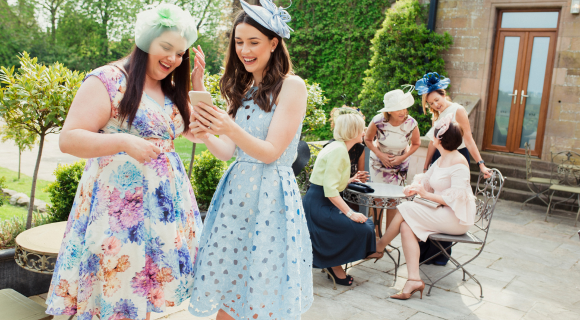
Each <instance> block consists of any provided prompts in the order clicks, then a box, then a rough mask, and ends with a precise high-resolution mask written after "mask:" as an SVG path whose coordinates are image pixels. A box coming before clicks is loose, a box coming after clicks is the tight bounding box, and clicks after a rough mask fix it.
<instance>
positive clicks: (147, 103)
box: [46, 66, 202, 320]
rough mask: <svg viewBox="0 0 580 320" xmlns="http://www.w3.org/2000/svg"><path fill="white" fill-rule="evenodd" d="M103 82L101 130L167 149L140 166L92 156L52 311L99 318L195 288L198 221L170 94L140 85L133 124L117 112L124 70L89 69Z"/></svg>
mask: <svg viewBox="0 0 580 320" xmlns="http://www.w3.org/2000/svg"><path fill="white" fill-rule="evenodd" d="M90 76H95V77H97V78H98V79H99V80H101V82H102V83H103V84H104V85H105V87H106V89H107V91H108V93H109V97H110V99H111V117H110V120H109V121H108V123H107V124H106V126H105V127H104V128H102V129H101V131H100V133H101V134H117V133H128V134H132V135H136V136H139V137H142V138H144V139H147V140H148V141H149V142H151V143H154V144H155V145H157V146H158V147H160V148H161V149H162V152H161V153H160V154H159V156H158V157H157V159H154V160H152V161H151V162H148V163H146V164H141V163H139V162H138V161H137V160H135V159H133V158H131V157H130V156H129V155H127V154H126V153H125V152H121V153H118V154H115V155H111V156H104V157H99V158H92V159H88V161H87V164H86V166H85V168H84V172H83V175H82V177H81V180H80V182H79V186H78V189H77V193H76V196H75V200H74V204H73V207H72V210H71V213H70V216H69V219H68V223H67V226H66V231H65V234H64V239H63V242H62V245H61V248H60V252H59V255H58V259H57V262H56V266H55V272H54V275H53V277H52V282H51V285H50V289H49V293H48V299H47V304H48V308H47V311H46V312H47V313H48V314H52V315H62V314H66V315H74V314H77V315H78V319H91V318H92V317H93V316H94V315H99V316H100V319H103V320H119V319H123V318H130V319H138V320H141V319H145V317H146V314H147V312H152V311H153V312H163V311H164V309H165V307H168V306H174V305H179V304H180V303H181V302H183V301H184V300H187V299H188V298H189V297H190V296H191V288H192V283H193V276H194V269H193V265H194V263H195V258H196V255H197V251H198V241H199V237H200V232H201V229H202V223H201V218H200V214H199V210H198V208H197V204H196V201H195V196H194V194H193V190H192V188H191V184H190V182H189V179H188V177H187V175H186V173H185V170H184V168H183V165H182V162H181V159H180V158H179V155H178V154H177V153H175V150H174V147H173V139H175V137H176V136H178V135H179V134H181V133H182V132H183V129H184V123H183V118H182V117H181V115H180V113H179V110H178V109H177V107H176V106H175V105H174V104H173V103H172V102H171V100H170V99H169V98H167V97H165V105H164V106H160V105H159V104H158V103H157V102H156V101H155V100H153V99H152V98H150V97H149V96H147V94H145V93H143V97H142V99H141V104H140V106H139V110H138V111H137V115H136V117H135V120H134V121H133V125H132V127H131V129H129V128H128V125H127V121H126V120H125V122H123V123H121V122H120V121H119V118H118V106H119V103H120V101H121V99H122V97H123V93H124V92H125V88H126V79H125V75H124V73H123V72H121V70H120V69H118V68H116V67H114V66H104V67H101V68H98V69H95V70H94V71H93V72H91V73H89V74H88V75H87V76H86V78H85V79H87V78H88V77H90Z"/></svg>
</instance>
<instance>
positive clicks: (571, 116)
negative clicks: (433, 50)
mask: <svg viewBox="0 0 580 320" xmlns="http://www.w3.org/2000/svg"><path fill="white" fill-rule="evenodd" d="M422 2H427V3H428V2H429V1H422ZM571 2H572V1H571V0H562V1H545V0H544V1H540V0H463V1H458V0H439V1H438V5H437V11H436V20H435V21H436V22H435V23H436V25H435V31H436V32H439V33H443V32H448V33H449V34H451V36H452V37H453V39H454V43H453V45H452V47H451V48H450V49H449V50H448V51H447V52H445V53H444V59H445V62H446V70H447V72H448V74H449V77H450V79H451V83H452V86H451V88H450V94H451V97H452V98H453V97H454V96H473V98H479V103H478V104H477V106H476V109H475V110H473V113H472V115H471V116H470V118H471V119H472V120H474V127H473V128H472V130H473V133H474V137H475V140H476V142H477V144H478V146H479V148H480V150H481V149H483V150H495V151H502V150H499V149H501V148H499V147H494V146H491V145H493V143H491V142H490V141H491V136H493V135H494V134H495V135H496V136H501V135H502V132H501V130H499V129H501V128H499V127H501V126H502V125H501V124H499V123H500V122H501V121H498V119H499V116H497V114H496V113H494V114H496V116H497V117H496V116H494V114H492V115H491V116H490V112H500V111H498V110H499V109H500V107H499V104H500V100H501V97H499V96H500V95H501V94H502V92H500V89H498V83H499V84H500V86H501V81H504V82H505V81H506V80H501V79H500V77H503V78H509V76H505V77H504V70H505V69H509V68H510V67H511V68H512V69H513V70H515V71H514V73H516V72H517V73H518V74H521V77H520V78H521V81H523V82H524V83H526V82H525V81H527V80H526V79H524V78H525V77H526V76H528V73H529V77H530V80H529V81H530V83H531V81H532V80H531V78H533V77H535V78H536V79H537V75H535V74H534V75H532V73H533V71H529V70H528V71H525V70H524V69H525V68H526V66H525V63H526V57H525V53H522V54H520V56H519V57H518V55H517V52H515V53H514V52H513V50H511V49H513V48H514V47H513V46H512V47H508V40H510V41H511V40H513V39H516V38H517V37H519V35H518V34H517V33H514V32H510V30H512V29H510V30H508V29H505V28H503V27H504V26H506V25H508V26H509V25H510V23H511V24H512V25H515V29H513V30H514V31H518V32H524V31H526V30H527V32H528V33H527V34H528V35H529V37H530V38H527V39H528V40H525V39H524V38H523V36H522V38H521V39H522V40H521V41H522V42H521V43H522V45H521V46H520V47H519V48H520V51H522V52H525V51H526V50H527V51H530V52H531V51H532V43H533V45H534V47H533V50H536V47H538V48H539V49H542V46H541V43H540V42H539V40H541V39H540V38H537V39H536V38H533V37H534V36H538V34H537V33H534V32H535V31H536V30H540V29H534V28H539V27H542V26H544V25H543V23H548V22H546V21H547V20H545V19H544V18H543V16H541V15H540V16H538V17H541V18H540V19H537V18H536V21H534V23H533V25H525V23H524V24H519V25H518V23H520V22H521V21H520V20H522V19H520V18H521V17H523V18H524V19H523V20H525V18H526V17H525V14H537V13H538V12H540V13H541V12H542V11H548V12H552V13H551V14H549V15H551V16H557V19H556V20H555V21H554V25H553V26H549V25H548V24H549V23H548V24H546V25H545V26H548V27H549V28H548V29H546V28H544V29H542V30H544V31H546V30H547V31H550V30H551V31H553V33H552V37H551V38H550V36H549V35H548V36H545V37H548V39H549V41H551V43H550V45H551V48H552V49H551V50H552V51H550V53H549V54H548V56H547V60H548V61H547V62H545V63H547V65H546V66H547V68H546V70H547V71H546V73H545V75H546V79H544V82H548V83H547V84H545V87H544V97H543V98H542V108H543V109H542V110H543V111H542V112H543V113H542V112H540V117H539V119H536V120H535V121H536V122H538V126H540V127H541V126H542V125H544V127H543V128H542V129H540V130H539V131H543V134H541V132H538V133H537V137H536V133H535V132H534V133H533V134H534V135H533V138H527V139H528V140H529V141H535V140H530V139H536V138H537V139H542V141H541V142H540V143H539V144H538V146H539V147H538V150H540V149H541V151H540V152H538V153H537V156H538V157H540V158H541V159H542V160H546V161H549V160H550V152H551V151H554V152H556V151H563V150H572V151H576V152H579V153H580V15H579V14H573V13H571ZM505 12H510V13H513V12H515V13H517V14H519V13H522V14H523V16H522V15H517V14H516V15H515V16H514V15H510V16H509V17H511V18H509V17H508V15H503V16H502V14H505ZM518 12H519V13H518ZM554 12H557V13H558V14H557V15H555V14H554ZM508 18H509V19H513V21H512V20H509V19H508ZM502 19H503V20H502ZM532 19H533V18H532ZM523 20H522V21H523ZM499 23H502V24H501V25H499ZM522 23H523V22H522ZM522 26H523V28H524V29H525V28H528V29H525V30H524V29H522V28H521V27H522ZM512 27H513V26H512ZM530 27H531V28H530ZM553 27H556V28H553ZM518 28H519V29H518ZM550 28H551V29H550ZM502 30H503V31H502ZM501 32H504V33H505V34H503V35H502V33H501ZM540 36H541V35H540ZM506 37H508V38H506ZM519 39H520V38H517V41H520V40H519ZM534 39H536V40H537V41H536V42H538V43H537V44H538V46H536V42H533V41H534ZM543 39H546V38H543ZM523 41H525V44H524V42H523ZM546 43H547V42H546ZM500 47H501V48H500ZM502 48H503V49H505V50H503V49H502ZM510 48H511V49H510ZM539 49H538V50H539ZM498 50H499V52H498ZM502 50H503V51H502ZM510 50H511V51H510ZM546 50H548V49H545V50H544V51H546ZM516 51H517V46H516ZM547 52H548V51H546V53H547ZM510 54H511V55H512V56H514V57H516V58H517V59H518V61H520V60H521V61H522V62H521V64H522V67H521V68H524V69H521V68H520V62H518V63H517V68H516V66H515V63H512V64H510V63H508V62H506V61H508V58H509V55H510ZM538 55H540V54H536V58H537V56H538ZM506 57H508V58H506ZM500 58H501V59H503V60H499V59H500ZM534 59H535V58H534V56H530V53H528V56H527V64H528V67H527V68H528V69H530V68H533V67H530V65H533V64H534V63H536V62H537V61H536V62H534V61H535V60H534ZM530 60H531V62H530ZM536 60H537V59H536ZM544 60H546V59H545V58H544ZM501 61H504V62H505V63H504V65H502V66H501V67H498V63H499V62H501ZM514 61H515V60H514ZM536 64H537V63H536ZM540 64H541V63H540ZM516 69H517V70H516ZM520 69H521V70H520ZM522 70H523V71H522ZM508 71H509V70H508ZM505 72H506V74H507V71H505ZM498 73H500V74H499V75H498ZM503 78H502V79H503ZM508 80H509V79H508ZM512 80H513V79H512ZM517 81H518V80H517V79H516V82H517ZM520 87H521V86H520ZM514 88H515V86H514ZM521 88H522V89H525V88H524V87H521ZM528 89H529V87H528ZM494 90H495V95H494ZM525 92H527V91H525ZM507 93H509V96H510V97H507V102H506V103H507V105H509V104H511V103H512V100H511V99H512V98H511V97H513V103H514V104H513V105H512V110H513V108H514V107H515V106H516V104H517V103H519V102H520V101H521V102H522V106H523V107H525V104H524V103H523V102H524V101H527V102H526V103H527V104H528V105H530V104H531V103H532V102H531V101H532V98H531V97H527V98H526V99H525V100H524V97H526V96H525V95H524V96H523V97H522V96H521V95H522V92H521V91H520V92H516V94H515V96H514V93H513V92H507ZM503 94H504V95H506V93H505V92H503ZM498 97H499V98H498ZM498 99H499V100H498ZM520 99H521V100H520ZM538 99H539V98H538ZM505 101H506V100H505V99H504V102H505ZM538 101H539V100H538ZM538 103H539V102H538ZM523 107H521V108H523ZM508 109H509V108H508ZM508 109H506V110H507V111H504V113H506V117H508V114H509V110H508ZM494 110H495V111H494ZM523 112H524V111H523V109H522V113H521V114H520V117H523V115H522V114H524V113H523ZM525 112H526V113H525V114H526V115H527V114H528V113H529V114H532V115H535V116H536V118H537V117H538V116H537V114H536V113H534V112H529V110H527V109H526V111H525ZM514 115H515V113H514V112H512V113H511V117H512V118H511V120H509V121H510V122H509V125H510V126H512V125H513V126H517V125H518V124H517V121H520V122H521V121H522V119H524V120H525V119H527V118H521V119H519V120H517V119H514ZM508 118H509V117H508ZM508 118H506V119H508ZM506 121H508V120H506ZM511 121H513V122H511ZM526 121H528V120H526ZM494 122H495V129H494ZM505 123H506V124H505V125H503V126H504V127H507V122H505ZM514 123H515V124H514ZM519 126H520V129H519V130H520V131H517V130H516V131H514V132H515V133H514V132H512V133H511V134H507V133H506V131H505V128H504V131H503V139H504V140H506V139H507V141H510V140H509V139H512V140H514V141H516V142H515V146H512V148H511V149H510V150H507V149H509V148H507V149H505V150H504V152H508V153H510V152H511V153H520V154H521V153H523V152H522V150H523V149H521V146H520V144H519V143H520V142H519V140H518V139H520V138H519V137H522V138H521V139H522V143H521V145H523V136H524V134H528V136H532V134H530V133H529V132H528V133H526V130H527V129H525V128H524V129H522V126H524V125H522V124H520V125H519ZM498 128H499V129H498ZM522 130H523V132H522ZM528 131H529V130H528ZM506 135H511V136H514V137H510V136H506ZM515 135H519V137H517V138H516V137H515ZM485 139H488V140H487V143H486V140H485ZM493 139H494V141H495V140H498V139H496V137H495V136H494V138H493ZM499 140H501V137H500V139H499ZM499 140H498V141H499ZM494 143H495V142H494ZM496 144H497V143H496ZM500 144H501V141H500ZM508 144H509V142H508ZM512 145H514V143H512ZM498 148H499V149H498Z"/></svg>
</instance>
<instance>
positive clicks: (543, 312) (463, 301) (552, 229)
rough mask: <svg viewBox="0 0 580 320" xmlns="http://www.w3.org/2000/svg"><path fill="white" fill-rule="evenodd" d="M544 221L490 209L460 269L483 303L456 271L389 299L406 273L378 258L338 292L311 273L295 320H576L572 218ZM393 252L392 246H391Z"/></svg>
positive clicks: (579, 285)
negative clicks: (487, 226) (308, 303)
mask: <svg viewBox="0 0 580 320" xmlns="http://www.w3.org/2000/svg"><path fill="white" fill-rule="evenodd" d="M544 215H545V207H535V206H527V207H524V208H523V209H522V208H521V204H519V203H515V202H510V201H504V200H500V201H499V202H498V205H497V207H496V212H495V214H494V217H493V220H492V225H491V231H490V234H489V238H488V242H487V244H486V246H485V247H484V249H483V252H482V253H481V255H480V256H479V257H478V258H476V259H475V260H474V261H473V262H471V263H470V264H468V265H467V266H466V269H467V270H468V271H470V272H471V273H473V274H475V277H476V278H478V280H479V281H480V282H481V283H482V285H483V296H484V297H483V298H480V289H479V286H478V285H477V284H476V283H475V282H474V281H473V280H469V281H465V282H464V281H463V280H462V272H461V271H457V272H455V273H452V274H451V275H450V276H448V277H447V278H445V279H443V280H441V281H440V282H438V283H437V284H436V286H435V287H434V288H433V290H432V291H431V295H430V296H427V295H426V294H427V290H428V287H427V288H426V289H425V291H424V293H423V299H419V295H418V294H415V295H414V296H413V297H412V298H411V299H410V300H406V301H401V300H393V299H390V298H389V296H390V295H393V294H395V293H397V292H398V291H399V290H400V289H402V288H403V286H404V284H405V281H406V278H407V270H406V267H405V266H404V265H403V266H402V267H401V268H400V269H399V272H398V273H399V277H398V279H396V281H394V280H395V279H394V269H393V263H392V261H391V260H390V259H388V258H387V257H384V258H383V259H381V260H379V261H378V262H377V263H374V261H365V262H362V263H359V264H358V265H356V266H354V267H352V268H351V269H349V271H348V272H349V274H350V275H352V276H353V277H354V279H355V280H354V284H353V285H352V286H350V287H345V286H337V287H338V288H337V289H338V290H333V288H332V281H330V280H328V279H327V276H326V274H325V273H321V272H320V270H319V269H313V271H312V272H313V280H314V294H315V297H314V303H313V305H312V307H311V308H310V310H308V311H307V312H306V313H304V314H303V316H302V319H304V320H323V319H328V320H343V319H345V320H346V319H356V320H358V319H373V320H375V319H409V320H435V319H461V320H475V319H481V320H487V319H490V320H495V319H502V320H503V319H506V320H511V319H525V320H540V319H541V320H545V319H557V320H567V319H580V240H579V238H578V228H574V227H573V225H574V218H575V217H573V216H572V215H564V214H562V215H555V216H552V217H550V218H549V219H548V222H545V221H544ZM393 244H394V245H395V246H400V240H399V238H397V239H395V240H394V241H393ZM477 250H479V247H478V246H474V245H467V244H459V245H457V246H455V247H454V248H453V254H452V256H453V257H454V258H456V259H458V260H459V261H466V260H468V259H470V258H471V257H473V256H474V255H475V254H476V253H477ZM404 261H405V259H404V256H402V257H401V262H402V263H403V264H404ZM451 270H453V265H452V264H451V263H448V264H447V265H446V266H444V267H442V266H432V265H431V266H424V267H422V271H423V272H425V273H426V274H427V275H429V277H431V278H432V279H433V278H437V276H438V275H442V274H444V273H446V272H449V271H451ZM424 279H425V277H424ZM34 300H35V301H36V300H38V301H37V302H39V303H40V302H42V301H41V300H40V299H34ZM215 316H216V315H215V314H214V315H209V316H207V317H204V318H197V317H194V316H192V315H191V314H190V313H189V312H188V311H187V303H183V304H182V305H181V306H177V307H173V308H168V309H167V311H166V312H165V313H162V314H153V315H152V319H153V320H157V319H167V320H186V319H187V320H210V319H211V320H215ZM66 318H68V317H64V318H62V317H55V319H56V320H64V319H66Z"/></svg>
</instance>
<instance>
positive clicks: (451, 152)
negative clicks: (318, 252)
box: [377, 115, 476, 300]
mask: <svg viewBox="0 0 580 320" xmlns="http://www.w3.org/2000/svg"><path fill="white" fill-rule="evenodd" d="M452 117H453V116H452V115H448V116H446V117H445V118H443V119H442V120H441V121H440V122H439V123H438V124H437V126H436V127H435V130H434V136H435V139H434V141H433V145H435V147H436V148H437V150H439V152H440V153H441V158H439V160H438V161H437V162H435V163H434V164H433V165H432V166H431V167H430V168H429V170H428V171H427V173H425V174H420V175H416V176H415V181H414V182H413V184H412V185H410V186H408V187H406V188H405V189H404V192H405V195H407V196H411V195H418V196H420V197H421V198H424V199H427V200H431V201H434V202H437V203H439V204H440V205H441V206H439V207H437V208H432V207H429V206H426V205H424V204H421V203H418V202H414V201H413V202H411V201H409V202H405V203H402V204H401V205H399V206H398V207H397V212H396V214H395V217H394V218H393V221H392V222H391V224H390V225H389V227H388V228H387V231H386V233H385V235H384V236H383V237H382V238H381V239H380V240H379V241H378V243H377V252H382V251H383V250H384V248H385V247H386V246H387V244H388V243H390V242H391V241H392V240H393V239H394V238H395V237H396V236H397V235H398V234H399V232H400V233H401V241H402V243H403V252H404V254H405V260H406V262H407V271H408V274H409V277H408V280H407V283H406V284H405V287H404V288H403V290H401V292H399V293H398V294H396V295H393V296H391V298H393V299H401V300H406V299H409V298H410V297H411V295H412V294H413V293H415V292H417V291H419V292H421V297H423V289H424V288H425V283H424V282H423V281H422V280H421V275H420V273H419V255H420V251H419V241H426V240H427V238H428V237H429V235H430V234H433V233H445V234H451V235H461V234H464V233H465V232H467V231H468V230H469V228H470V227H471V226H472V225H473V224H474V219H475V212H476V207H475V196H474V195H473V192H472V191H471V185H470V181H469V180H470V173H469V165H468V163H467V160H466V159H465V157H464V156H463V155H462V154H461V153H459V152H458V151H457V147H459V146H460V145H461V142H462V137H463V131H462V129H461V127H460V126H459V124H457V123H455V122H452V121H451V120H452Z"/></svg>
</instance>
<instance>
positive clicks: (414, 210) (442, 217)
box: [397, 161, 476, 241]
mask: <svg viewBox="0 0 580 320" xmlns="http://www.w3.org/2000/svg"><path fill="white" fill-rule="evenodd" d="M438 162H439V161H436V162H435V163H434V164H433V165H432V166H431V168H429V170H428V171H427V172H426V173H425V174H418V175H416V176H415V178H414V182H413V183H421V184H422V185H423V187H424V188H425V190H426V191H427V192H432V193H435V194H436V195H440V196H442V197H443V200H444V201H445V203H446V204H447V205H446V206H443V207H439V208H436V209H433V208H431V207H428V206H426V205H423V204H420V203H416V202H413V201H408V202H404V203H402V204H400V205H399V206H397V209H399V212H401V215H402V216H403V219H405V222H407V224H408V225H409V227H411V229H412V230H413V232H414V233H415V235H416V236H417V238H419V239H420V240H421V241H426V240H427V238H428V237H429V235H430V234H432V233H445V234H450V235H461V234H464V233H465V232H467V231H468V230H469V228H470V227H471V226H472V225H473V223H474V219H475V212H476V207H475V199H476V198H475V196H474V195H473V192H472V191H471V184H470V182H469V180H470V173H469V168H468V167H467V166H466V165H464V164H456V165H453V166H450V167H447V168H439V165H438Z"/></svg>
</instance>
